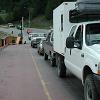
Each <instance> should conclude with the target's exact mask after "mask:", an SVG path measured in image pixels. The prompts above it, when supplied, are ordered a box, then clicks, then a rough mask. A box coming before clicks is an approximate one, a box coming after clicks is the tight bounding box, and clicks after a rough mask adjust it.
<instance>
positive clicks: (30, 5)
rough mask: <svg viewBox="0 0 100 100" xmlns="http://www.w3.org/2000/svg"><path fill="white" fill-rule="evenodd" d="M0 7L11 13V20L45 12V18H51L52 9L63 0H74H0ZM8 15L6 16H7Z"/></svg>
mask: <svg viewBox="0 0 100 100" xmlns="http://www.w3.org/2000/svg"><path fill="white" fill-rule="evenodd" d="M0 1H1V2H0V9H3V10H6V11H7V13H9V15H10V14H11V18H12V20H14V21H16V20H20V19H21V17H22V16H23V17H24V18H26V19H27V18H28V16H29V13H30V14H31V17H36V16H38V15H40V14H45V16H46V18H47V19H52V14H53V9H54V8H56V7H57V6H58V5H60V4H61V3H62V2H64V1H76V0H0ZM9 15H8V16H9ZM9 17H10V16H9Z"/></svg>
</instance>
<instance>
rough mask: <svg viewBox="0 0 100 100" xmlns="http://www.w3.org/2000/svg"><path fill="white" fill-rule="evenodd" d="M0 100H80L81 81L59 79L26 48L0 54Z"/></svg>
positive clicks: (81, 91) (20, 46)
mask: <svg viewBox="0 0 100 100" xmlns="http://www.w3.org/2000/svg"><path fill="white" fill-rule="evenodd" d="M0 100H83V87H82V84H81V81H80V80H78V79H77V78H75V77H67V78H65V79H60V78H58V76H57V72H56V68H53V67H51V66H50V62H49V61H47V62H45V61H44V59H43V57H42V56H39V55H38V53H37V49H32V48H31V47H30V45H29V44H26V45H11V46H8V47H7V48H5V49H4V50H3V51H2V52H0Z"/></svg>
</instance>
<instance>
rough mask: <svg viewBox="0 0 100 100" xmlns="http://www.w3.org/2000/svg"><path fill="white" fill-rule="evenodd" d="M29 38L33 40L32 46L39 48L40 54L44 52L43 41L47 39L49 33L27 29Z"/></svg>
mask: <svg viewBox="0 0 100 100" xmlns="http://www.w3.org/2000/svg"><path fill="white" fill-rule="evenodd" d="M27 31H28V32H29V33H28V32H27V33H28V39H29V40H30V41H31V47H32V48H37V52H38V53H39V54H40V55H43V54H44V49H43V46H42V43H43V41H44V40H46V36H47V33H33V32H32V31H31V30H27Z"/></svg>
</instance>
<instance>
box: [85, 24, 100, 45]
mask: <svg viewBox="0 0 100 100" xmlns="http://www.w3.org/2000/svg"><path fill="white" fill-rule="evenodd" d="M86 44H87V45H88V46H91V45H94V44H100V23H95V24H88V25H87V26H86Z"/></svg>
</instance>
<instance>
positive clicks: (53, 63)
mask: <svg viewBox="0 0 100 100" xmlns="http://www.w3.org/2000/svg"><path fill="white" fill-rule="evenodd" d="M50 63H51V66H52V67H53V66H56V60H55V59H54V58H52V56H51V57H50Z"/></svg>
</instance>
